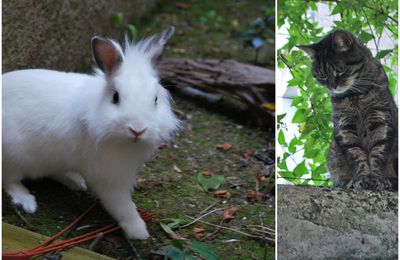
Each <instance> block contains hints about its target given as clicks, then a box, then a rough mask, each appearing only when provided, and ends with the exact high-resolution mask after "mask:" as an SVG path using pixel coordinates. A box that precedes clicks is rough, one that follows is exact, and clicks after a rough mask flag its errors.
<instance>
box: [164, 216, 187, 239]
mask: <svg viewBox="0 0 400 260" xmlns="http://www.w3.org/2000/svg"><path fill="white" fill-rule="evenodd" d="M188 223H189V221H187V220H184V219H179V218H165V219H162V220H160V226H161V228H162V229H163V230H164V231H165V232H167V233H168V234H169V235H172V236H173V235H175V232H174V231H173V229H175V228H177V227H179V226H183V225H186V224H188Z"/></svg>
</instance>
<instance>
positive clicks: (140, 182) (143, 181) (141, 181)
mask: <svg viewBox="0 0 400 260" xmlns="http://www.w3.org/2000/svg"><path fill="white" fill-rule="evenodd" d="M145 182H146V179H145V178H137V179H136V185H137V186H141V185H143V183H145Z"/></svg>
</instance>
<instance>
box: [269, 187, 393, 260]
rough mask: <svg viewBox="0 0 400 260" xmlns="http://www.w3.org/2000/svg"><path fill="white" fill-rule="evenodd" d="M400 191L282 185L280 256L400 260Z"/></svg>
mask: <svg viewBox="0 0 400 260" xmlns="http://www.w3.org/2000/svg"><path fill="white" fill-rule="evenodd" d="M397 205H398V193H397V192H388V191H383V192H373V191H353V190H350V191H346V190H340V189H335V190H330V189H321V188H313V187H298V186H287V185H278V212H277V213H278V230H277V232H278V244H277V246H278V259H288V260H289V259H296V260H297V259H397V257H398V251H397V249H398V237H397V232H398V229H397V227H398V217H397V212H398V206H397Z"/></svg>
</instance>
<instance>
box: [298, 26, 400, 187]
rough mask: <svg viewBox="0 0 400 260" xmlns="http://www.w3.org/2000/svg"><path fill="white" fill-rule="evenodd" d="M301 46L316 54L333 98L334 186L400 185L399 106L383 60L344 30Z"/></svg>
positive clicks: (316, 68)
mask: <svg viewBox="0 0 400 260" xmlns="http://www.w3.org/2000/svg"><path fill="white" fill-rule="evenodd" d="M298 48H300V49H301V50H303V51H305V52H306V53H307V54H308V55H309V56H310V57H311V59H312V73H313V75H314V77H315V79H316V80H317V81H318V82H319V83H320V84H322V85H324V86H326V87H327V88H328V92H329V97H330V99H331V103H332V113H333V125H334V133H333V135H334V138H333V141H332V144H331V148H330V152H329V156H328V170H329V173H330V175H331V179H332V181H333V183H334V187H341V188H354V189H370V190H385V189H397V177H398V166H397V158H398V153H397V149H398V148H397V147H398V145H397V138H398V129H397V120H398V119H397V107H396V104H395V101H394V99H393V96H392V94H391V93H390V91H389V83H388V78H387V76H386V74H385V72H384V70H383V67H382V65H381V64H380V63H379V61H378V60H377V59H375V58H374V57H373V56H372V54H371V52H370V50H369V49H368V48H367V47H366V46H364V45H363V44H362V43H361V42H360V41H359V40H358V39H357V38H356V37H355V36H354V35H353V34H352V33H350V32H347V31H344V30H336V31H333V32H331V33H330V34H328V35H327V36H326V37H325V38H323V39H322V40H321V41H319V42H317V43H314V44H311V45H306V46H304V45H303V46H298Z"/></svg>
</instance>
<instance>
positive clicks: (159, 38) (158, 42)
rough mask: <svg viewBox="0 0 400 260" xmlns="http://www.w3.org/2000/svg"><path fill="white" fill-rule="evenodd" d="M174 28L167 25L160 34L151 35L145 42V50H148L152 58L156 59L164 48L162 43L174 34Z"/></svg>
mask: <svg viewBox="0 0 400 260" xmlns="http://www.w3.org/2000/svg"><path fill="white" fill-rule="evenodd" d="M174 32H175V28H174V27H173V26H168V28H167V29H165V30H164V31H162V32H161V33H160V34H158V35H156V36H155V37H153V38H152V39H151V40H150V41H149V42H148V44H147V46H146V49H145V52H148V53H150V54H151V56H152V60H153V61H156V60H157V59H158V58H159V56H160V55H161V53H162V51H163V50H164V45H165V44H166V43H167V41H168V40H169V39H170V38H171V36H172V35H173V34H174Z"/></svg>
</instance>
